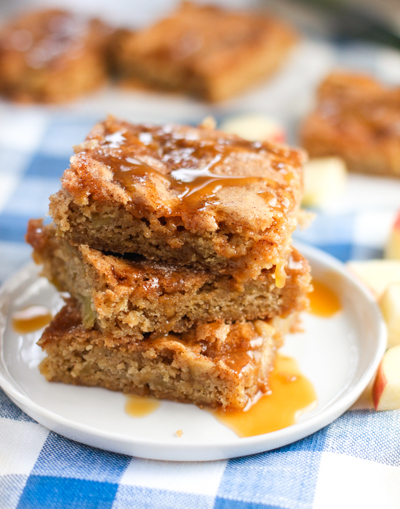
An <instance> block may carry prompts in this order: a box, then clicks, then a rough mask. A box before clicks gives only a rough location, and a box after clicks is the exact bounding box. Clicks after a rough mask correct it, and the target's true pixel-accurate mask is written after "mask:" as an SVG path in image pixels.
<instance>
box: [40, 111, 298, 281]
mask: <svg viewBox="0 0 400 509" xmlns="http://www.w3.org/2000/svg"><path fill="white" fill-rule="evenodd" d="M302 162H303V154H302V152H299V151H296V150H292V149H289V148H287V147H283V146H275V145H273V144H270V143H259V142H250V141H246V140H243V139H241V138H239V137H237V136H234V135H228V134H225V133H222V132H220V131H217V130H214V129H212V128H208V127H205V126H204V127H202V126H200V127H198V128H194V127H188V126H178V125H164V126H154V125H135V124H129V123H127V122H123V121H120V120H116V119H114V118H112V117H110V118H108V119H107V120H106V121H104V122H101V123H99V124H97V125H96V126H95V127H94V128H93V129H92V131H91V132H90V134H89V135H88V137H87V139H86V141H85V142H83V143H82V144H81V145H79V146H78V147H76V154H75V155H74V156H73V157H72V158H71V166H70V168H68V169H67V170H66V171H65V173H64V176H63V179H62V189H61V190H60V191H59V192H58V193H56V194H55V195H53V196H52V197H51V198H50V214H51V216H52V217H53V219H54V222H55V225H56V228H57V234H58V235H61V236H62V237H64V238H66V239H67V240H69V241H70V242H72V243H74V244H85V245H89V246H90V247H92V248H95V249H99V250H102V251H108V252H114V253H120V254H125V253H138V254H141V255H143V256H145V257H146V258H148V259H154V260H162V261H163V262H166V263H174V264H177V265H188V266H192V267H197V268H202V269H207V270H210V271H211V272H214V273H220V274H229V275H232V276H234V277H235V278H236V279H237V280H238V281H246V280H248V279H255V278H257V277H258V276H259V274H260V273H261V271H262V270H263V269H271V268H273V267H274V266H275V267H276V270H275V275H276V284H277V286H279V287H281V286H283V285H284V282H285V272H284V267H285V264H286V263H287V260H288V258H289V254H290V250H291V246H290V241H291V234H292V232H293V230H294V229H295V227H296V225H297V222H298V215H299V205H300V199H301V195H302Z"/></svg>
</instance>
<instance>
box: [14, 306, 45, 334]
mask: <svg viewBox="0 0 400 509" xmlns="http://www.w3.org/2000/svg"><path fill="white" fill-rule="evenodd" d="M11 319H12V326H13V329H14V331H15V332H17V333H19V334H28V333H30V332H35V331H37V330H39V329H42V328H43V327H45V326H46V325H48V324H49V323H50V322H51V319H52V316H51V313H50V310H49V309H48V308H46V307H45V306H27V307H25V308H22V309H20V310H19V311H15V313H13V314H12V317H11Z"/></svg>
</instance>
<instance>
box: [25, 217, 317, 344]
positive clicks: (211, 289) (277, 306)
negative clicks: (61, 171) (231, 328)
mask: <svg viewBox="0 0 400 509" xmlns="http://www.w3.org/2000/svg"><path fill="white" fill-rule="evenodd" d="M27 241H28V242H29V243H30V244H31V245H32V246H33V247H34V253H33V257H34V259H35V260H36V261H37V262H38V263H43V264H44V270H43V275H45V276H46V277H47V278H48V279H49V280H50V281H52V282H54V284H55V285H56V286H57V288H58V289H59V290H61V291H65V292H69V293H70V294H71V295H72V296H73V297H74V298H75V299H76V300H77V301H78V303H79V305H80V309H81V313H82V322H83V325H84V326H85V327H86V328H91V327H93V326H94V325H95V327H96V328H97V329H98V330H101V331H102V332H104V333H108V334H113V335H114V336H115V337H118V338H122V337H129V338H130V340H132V339H135V340H141V339H143V337H144V336H145V335H146V334H147V335H148V334H151V335H152V336H154V335H160V334H167V333H170V332H175V333H180V332H185V331H187V330H188V329H189V328H191V327H192V326H193V325H194V324H196V323H207V322H214V321H216V320H223V321H225V322H227V323H231V322H234V321H237V320H243V319H244V320H254V319H257V318H261V319H270V318H273V317H275V316H288V315H289V314H290V313H292V312H294V311H302V310H304V309H306V308H307V305H308V298H307V293H308V291H309V289H310V269H309V265H308V263H307V261H306V260H305V259H304V258H303V257H302V256H301V254H300V253H299V252H298V251H296V250H295V249H293V250H292V252H291V255H290V259H289V262H288V264H287V268H286V273H287V279H286V284H285V287H284V288H282V289H281V288H277V286H276V284H275V278H274V272H273V269H270V270H266V269H264V270H263V271H262V272H261V274H260V275H259V277H258V278H257V279H255V280H252V279H250V280H248V281H246V282H245V283H238V282H237V281H236V280H235V279H234V278H233V277H231V276H227V275H217V274H213V273H209V272H207V271H204V270H201V269H191V268H187V267H179V266H173V265H166V264H163V263H161V262H152V261H147V260H144V259H141V257H138V256H134V255H132V256H130V257H126V256H125V257H121V256H117V255H112V254H105V253H102V252H101V251H98V250H96V249H92V248H90V247H89V246H87V245H80V246H74V245H71V244H70V243H69V242H67V241H65V240H63V239H61V238H59V237H56V236H55V234H54V228H53V225H47V226H43V222H42V221H41V220H31V221H30V222H29V225H28V233H27Z"/></svg>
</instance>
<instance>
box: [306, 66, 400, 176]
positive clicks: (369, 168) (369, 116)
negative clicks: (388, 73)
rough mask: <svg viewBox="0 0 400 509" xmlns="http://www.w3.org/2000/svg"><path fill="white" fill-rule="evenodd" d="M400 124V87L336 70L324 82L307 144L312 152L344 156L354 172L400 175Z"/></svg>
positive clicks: (312, 154) (308, 127)
mask: <svg viewBox="0 0 400 509" xmlns="http://www.w3.org/2000/svg"><path fill="white" fill-rule="evenodd" d="M399 123H400V87H392V88H389V87H386V86H384V85H382V84H381V83H379V82H378V81H376V80H375V79H373V78H371V77H369V76H367V75H363V74H353V73H345V72H335V73H332V74H330V75H329V76H328V77H327V78H326V79H325V80H324V81H323V82H322V84H321V85H320V87H319V90H318V95H317V107H316V109H315V111H314V112H313V113H311V115H310V116H309V117H308V118H307V119H306V120H305V122H304V123H303V126H302V130H301V138H302V144H303V146H304V147H305V148H306V150H307V151H308V152H309V155H310V157H324V156H339V157H341V158H343V159H344V160H345V161H346V163H347V165H348V168H349V169H350V170H352V171H356V172H361V173H371V174H377V175H390V176H394V177H400V131H399V128H398V126H399Z"/></svg>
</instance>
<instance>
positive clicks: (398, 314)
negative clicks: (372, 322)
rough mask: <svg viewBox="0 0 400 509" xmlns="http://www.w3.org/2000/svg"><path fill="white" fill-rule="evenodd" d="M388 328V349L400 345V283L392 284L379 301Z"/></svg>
mask: <svg viewBox="0 0 400 509" xmlns="http://www.w3.org/2000/svg"><path fill="white" fill-rule="evenodd" d="M379 306H380V308H381V311H382V315H383V318H384V319H385V322H386V325H387V328H388V347H391V346H395V345H399V344H400V283H392V284H390V285H389V286H388V287H387V288H386V290H385V291H384V293H383V295H382V297H381V298H380V301H379Z"/></svg>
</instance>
